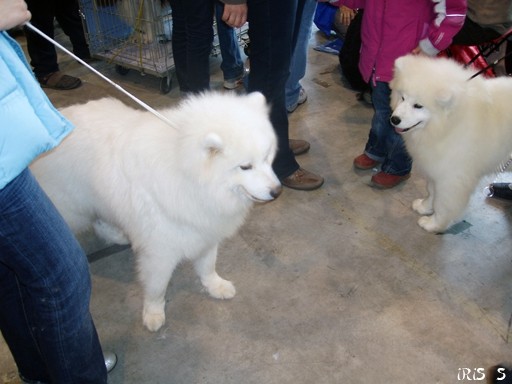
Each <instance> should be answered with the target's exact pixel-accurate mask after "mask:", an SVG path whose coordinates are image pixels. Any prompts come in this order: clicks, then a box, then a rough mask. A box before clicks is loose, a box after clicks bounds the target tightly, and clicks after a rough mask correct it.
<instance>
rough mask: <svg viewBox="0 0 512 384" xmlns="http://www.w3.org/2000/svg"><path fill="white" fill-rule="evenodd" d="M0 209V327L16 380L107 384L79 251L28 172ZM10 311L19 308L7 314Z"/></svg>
mask: <svg viewBox="0 0 512 384" xmlns="http://www.w3.org/2000/svg"><path fill="white" fill-rule="evenodd" d="M0 201H1V204H0V263H1V264H2V268H1V273H2V277H7V280H3V279H2V280H1V282H2V283H1V284H2V295H1V296H0V305H1V307H2V310H0V318H1V321H0V326H1V328H2V333H3V334H4V335H7V336H6V342H7V343H8V345H9V348H10V349H11V351H12V353H13V357H14V359H15V361H16V364H17V366H18V368H19V371H20V375H21V376H22V377H24V378H25V379H27V380H33V381H43V382H44V381H46V380H48V379H49V382H55V383H91V384H92V383H94V384H96V383H98V384H99V383H101V384H104V383H106V382H107V372H106V368H105V361H104V358H103V353H102V350H101V346H100V343H99V340H98V335H97V333H96V329H95V327H94V324H93V321H92V318H91V314H90V312H89V300H90V294H91V282H90V276H89V268H88V262H87V258H86V256H85V254H84V253H83V251H82V249H81V248H80V245H79V244H78V242H77V240H76V239H75V237H74V236H73V234H72V233H71V231H70V229H69V227H68V226H67V224H66V223H65V222H64V220H63V219H62V217H61V216H60V215H59V213H58V212H57V210H56V209H55V207H54V206H53V204H52V203H51V202H50V200H49V199H48V197H47V196H46V195H45V194H44V192H43V191H42V189H41V188H40V187H39V185H38V184H37V182H36V180H35V179H34V178H33V177H32V175H31V174H30V172H29V171H28V170H25V171H24V172H23V173H22V174H21V175H20V176H18V177H17V178H16V179H14V180H13V181H12V182H11V183H9V184H8V185H7V186H6V187H5V188H3V189H2V190H0ZM14 281H15V282H16V283H14ZM4 284H5V286H6V288H7V289H6V291H3V288H4ZM10 304H12V305H15V306H16V307H14V308H12V309H9V310H7V306H8V305H10ZM20 304H21V305H22V307H20V306H19V305H20ZM21 343H23V344H21ZM25 343H28V344H25ZM20 345H22V348H23V351H22V352H20V349H19V348H20ZM27 360H28V361H27ZM43 366H44V367H45V371H44V372H42V371H41V370H42V367H43Z"/></svg>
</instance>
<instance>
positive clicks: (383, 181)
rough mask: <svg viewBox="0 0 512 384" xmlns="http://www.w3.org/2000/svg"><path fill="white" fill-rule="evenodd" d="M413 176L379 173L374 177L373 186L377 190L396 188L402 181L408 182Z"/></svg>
mask: <svg viewBox="0 0 512 384" xmlns="http://www.w3.org/2000/svg"><path fill="white" fill-rule="evenodd" d="M410 176H411V174H410V173H408V174H407V175H403V176H398V175H392V174H390V173H386V172H382V171H381V172H377V173H376V174H375V175H373V176H372V186H374V187H375V188H381V189H389V188H393V187H396V186H397V185H398V184H400V183H401V182H402V181H405V180H407V179H408V178H409V177H410Z"/></svg>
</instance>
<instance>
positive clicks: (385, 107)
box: [377, 82, 412, 176]
mask: <svg viewBox="0 0 512 384" xmlns="http://www.w3.org/2000/svg"><path fill="white" fill-rule="evenodd" d="M377 87H378V88H380V91H379V94H380V95H381V97H380V102H381V103H382V105H380V106H379V108H380V110H381V112H380V116H381V125H382V129H381V133H382V137H384V142H385V145H386V159H385V160H384V162H383V163H382V167H381V169H382V171H384V172H385V173H388V174H391V175H397V176H404V175H408V174H409V173H410V172H411V167H412V159H411V157H410V156H409V153H408V152H407V149H406V147H405V143H404V139H403V137H402V135H400V134H399V133H396V131H395V129H394V127H393V125H391V122H390V121H389V118H390V116H391V113H392V111H391V105H390V100H391V89H390V88H389V84H388V83H384V82H377ZM385 100H387V102H384V101H385Z"/></svg>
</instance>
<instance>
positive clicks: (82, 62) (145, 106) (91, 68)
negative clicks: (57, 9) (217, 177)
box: [25, 22, 175, 128]
mask: <svg viewBox="0 0 512 384" xmlns="http://www.w3.org/2000/svg"><path fill="white" fill-rule="evenodd" d="M25 25H26V26H27V27H28V28H30V29H31V30H32V31H34V32H36V33H37V34H38V35H40V36H41V37H43V38H44V39H46V40H48V41H49V42H50V43H52V44H53V45H55V46H56V47H57V48H59V49H61V50H62V51H64V52H66V53H67V54H68V55H70V56H71V57H72V58H74V59H75V60H76V61H78V62H79V63H80V64H82V65H84V66H86V67H87V68H89V69H90V70H91V71H93V72H94V73H95V74H97V75H98V76H99V77H101V78H102V79H103V80H105V81H106V82H107V83H109V84H111V85H113V86H114V87H115V88H117V89H118V90H119V91H121V92H122V93H124V94H125V95H126V96H128V97H129V98H130V99H132V100H133V101H135V102H136V103H137V104H139V105H140V106H141V107H143V108H145V109H146V110H148V111H149V112H151V113H152V114H153V115H155V116H156V117H158V118H159V119H160V120H162V121H164V122H165V123H167V124H168V125H170V126H171V127H173V128H175V126H174V124H173V123H172V122H171V121H170V120H169V119H168V118H167V117H165V116H164V115H162V114H161V113H160V112H158V111H157V110H155V109H154V108H151V107H150V106H149V105H147V104H146V103H144V102H143V101H142V100H140V99H138V98H137V97H135V96H134V95H132V94H131V93H130V92H128V91H127V90H126V89H124V88H123V87H121V86H120V85H119V84H116V83H114V82H113V81H112V80H110V79H109V78H108V77H106V76H105V75H103V74H102V73H101V72H99V71H97V70H96V69H94V68H93V67H92V66H90V65H89V64H87V63H86V62H85V61H83V60H82V59H81V58H79V57H78V56H76V55H75V54H74V53H73V52H70V51H69V50H68V49H66V48H65V47H64V46H62V45H61V44H59V43H57V42H56V41H55V40H53V39H52V38H51V37H49V36H48V35H46V34H45V33H43V32H41V31H40V30H39V29H38V28H36V27H34V26H33V25H32V24H31V23H30V22H27V23H26V24H25Z"/></svg>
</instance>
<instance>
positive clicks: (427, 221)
mask: <svg viewBox="0 0 512 384" xmlns="http://www.w3.org/2000/svg"><path fill="white" fill-rule="evenodd" d="M418 225H419V226H420V227H421V228H423V229H424V230H425V231H427V232H431V233H441V232H443V231H444V230H445V228H444V227H442V226H440V225H439V224H438V223H437V221H436V218H435V216H421V217H420V218H419V219H418Z"/></svg>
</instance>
